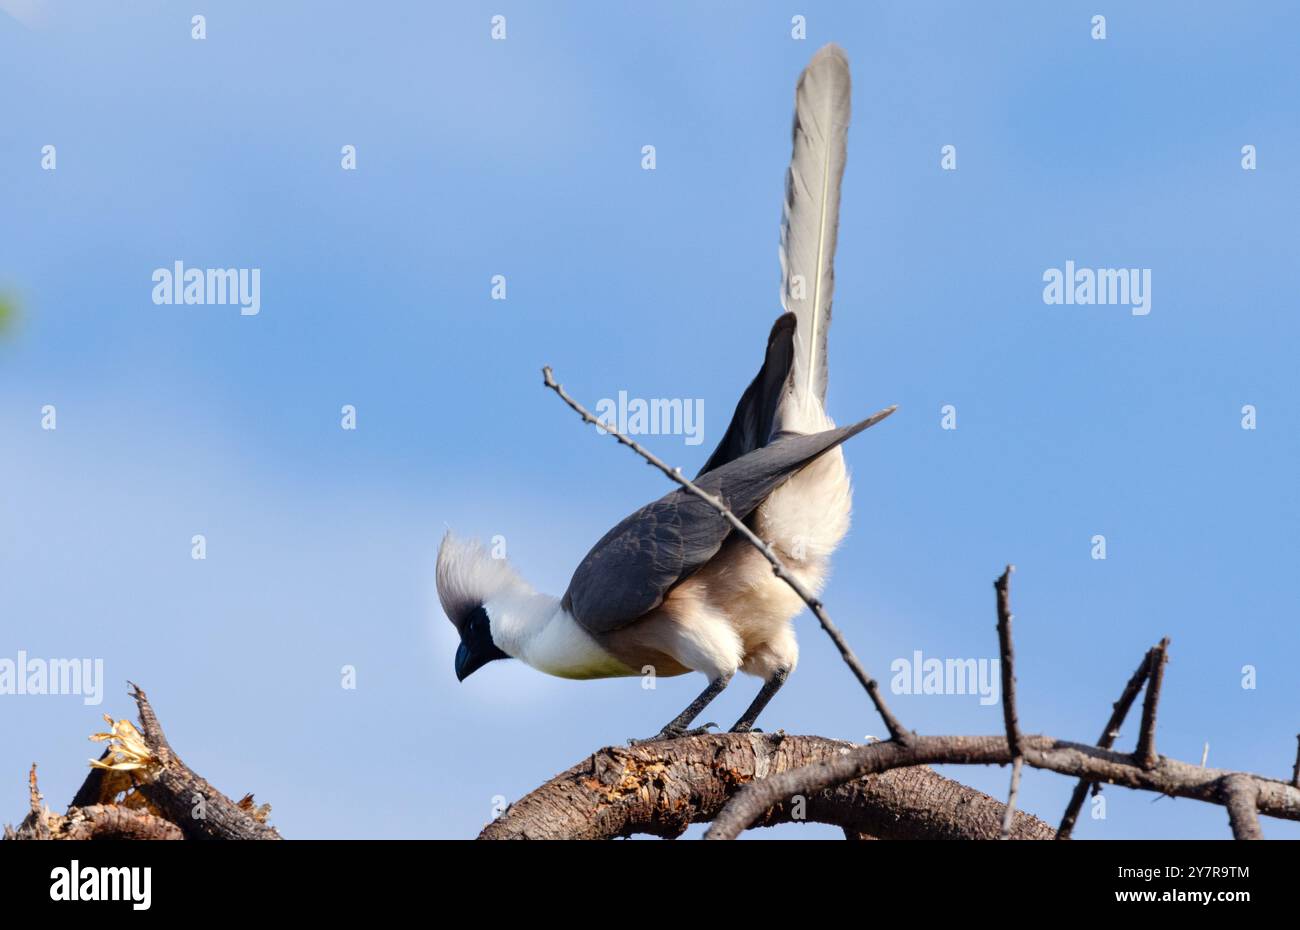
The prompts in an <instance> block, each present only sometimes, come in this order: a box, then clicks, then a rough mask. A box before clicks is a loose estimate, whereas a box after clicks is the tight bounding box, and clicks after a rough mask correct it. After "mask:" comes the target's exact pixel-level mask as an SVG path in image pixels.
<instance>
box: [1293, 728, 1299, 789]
mask: <svg viewBox="0 0 1300 930" xmlns="http://www.w3.org/2000/svg"><path fill="white" fill-rule="evenodd" d="M1295 742H1296V747H1295V767H1294V768H1292V769H1291V784H1293V785H1295V786H1296V787H1297V788H1300V734H1296V738H1295Z"/></svg>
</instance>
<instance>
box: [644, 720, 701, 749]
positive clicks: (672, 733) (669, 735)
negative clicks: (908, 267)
mask: <svg viewBox="0 0 1300 930" xmlns="http://www.w3.org/2000/svg"><path fill="white" fill-rule="evenodd" d="M716 726H717V724H716V723H706V724H705V725H704V726H702V727H692V728H691V729H689V730H688V729H686V728H685V727H675V726H673V725H672V724H671V723H670V724H668V726H666V727H664V728H663V729H662V730H660V731H659V732H658V734H656V735H655V736H652V737H650V738H649V739H630V740H628V741H627V744H628V745H629V746H644V745H645V744H646V743H661V742H663V741H664V740H669V739H681V738H682V737H683V736H702V735H704V734H705V733H708V732H709V727H716Z"/></svg>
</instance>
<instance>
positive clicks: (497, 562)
mask: <svg viewBox="0 0 1300 930" xmlns="http://www.w3.org/2000/svg"><path fill="white" fill-rule="evenodd" d="M437 577H438V600H439V601H441V602H442V609H443V610H444V611H445V612H446V614H447V618H448V619H449V620H451V622H452V623H454V624H455V625H456V627H457V629H459V628H460V626H461V624H462V623H463V622H464V619H465V617H466V615H467V614H468V613H469V612H470V611H472V610H473V609H474V608H475V607H480V606H482V605H484V604H486V603H488V602H489V601H493V600H498V599H500V598H501V597H503V596H509V595H525V596H526V595H530V594H532V593H534V592H533V589H532V587H531V586H530V585H529V584H528V582H526V581H524V580H523V579H522V578H521V577H519V575H518V574H517V573H516V572H515V570H514V569H513V568H512V567H511V566H510V563H509V562H507V561H506V560H505V559H494V558H493V557H492V556H491V554H490V553H488V552H486V551H484V549H483V547H482V545H480V544H479V541H478V540H477V539H461V538H459V537H457V536H455V535H454V534H453V533H452V532H451V530H448V531H447V532H446V534H445V535H444V536H443V537H442V544H441V545H440V546H438V569H437Z"/></svg>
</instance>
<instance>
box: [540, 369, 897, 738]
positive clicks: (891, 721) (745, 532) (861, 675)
mask: <svg viewBox="0 0 1300 930" xmlns="http://www.w3.org/2000/svg"><path fill="white" fill-rule="evenodd" d="M542 379H543V383H544V384H545V385H546V386H547V387H548V388H550V389H551V390H552V391H554V392H555V393H556V394H557V395H558V396H559V398H560V399H561V400H562V401H564V402H565V403H566V404H567V405H568V406H569V407H570V408H571V409H572V410H573V411H574V412H575V413H577V414H578V415H579V416H581V417H582V419H583V422H585V423H591V424H593V425H595V426H598V427H600V428H601V429H603V430H605V432H607V433H609V434H610V435H611V436H613V437H614V438H615V439H617V440H618V441H619V442H620V443H621V444H622V445H625V446H627V447H628V448H629V449H631V450H632V451H633V452H635V453H636V454H637V455H639V456H641V458H643V459H645V460H646V461H647V462H648V463H649V464H651V465H653V466H654V467H655V468H657V469H659V470H660V471H661V472H663V473H664V474H665V475H667V476H668V478H669V479H670V480H672V481H675V482H676V483H677V484H679V485H681V486H682V487H683V488H684V489H686V490H687V491H688V492H690V493H691V494H693V495H695V496H696V497H698V498H699V499H700V500H702V501H704V502H705V503H706V504H708V505H709V506H710V507H712V508H713V509H714V510H716V511H717V512H718V514H719V515H720V516H721V517H722V518H723V519H724V520H726V521H727V522H728V523H729V524H731V528H732V529H733V530H735V531H736V532H737V533H739V534H740V535H741V536H743V537H744V538H745V539H746V540H748V541H749V544H750V545H752V546H753V547H754V548H755V549H757V550H758V551H759V552H761V553H762V554H763V557H764V558H766V559H767V561H768V562H769V563H770V564H771V566H772V573H773V574H775V575H776V576H777V577H778V578H780V579H781V580H782V581H784V582H785V583H786V584H787V585H789V586H790V589H791V590H792V591H794V593H795V594H797V595H799V598H800V599H801V600H802V601H803V602H804V603H805V604H807V605H808V609H809V610H811V611H812V613H813V616H815V617H816V618H817V621H818V622H819V623H820V624H821V626H822V629H823V630H825V631H826V635H827V636H829V637H830V638H831V642H833V643H834V644H835V648H836V649H838V650H839V651H840V656H841V657H843V659H844V662H845V664H846V665H848V667H849V670H850V671H852V672H853V676H854V677H855V678H857V680H858V683H859V684H861V685H862V687H863V688H864V689H865V690H866V692H867V695H868V697H870V698H871V703H872V704H874V705H875V708H876V713H878V714H879V715H880V718H881V720H883V721H884V723H885V728H886V729H887V730H888V731H889V736H890V738H891V739H894V740H898V741H899V742H905V741H906V740H907V739H908V737H909V736H910V732H909V731H908V730H907V729H906V728H904V727H903V725H902V724H901V723H899V722H898V719H897V718H896V717H894V715H893V713H892V712H891V711H890V709H889V707H888V705H886V704H885V699H884V697H883V696H882V695H881V693H880V685H879V684H878V683H877V682H876V680H875V679H874V678H872V677H871V676H870V675H868V674H867V671H866V669H865V668H863V667H862V663H861V662H859V661H858V657H857V656H856V655H855V654H854V652H853V649H852V648H851V647H850V646H849V644H848V640H846V639H845V638H844V635H843V634H842V633H841V632H840V629H839V627H837V626H836V625H835V624H834V623H833V622H832V621H831V618H830V616H829V615H828V614H827V613H826V608H825V607H824V606H823V605H822V602H821V601H820V600H819V599H818V598H817V597H816V596H814V595H813V594H812V593H811V592H810V591H809V590H808V589H807V588H805V587H804V586H803V585H802V584H801V583H800V582H799V579H797V578H795V577H794V575H792V574H791V573H790V570H789V569H787V568H786V567H785V564H784V563H783V562H782V561H781V559H780V558H779V557H778V556H777V554H776V552H774V551H773V549H772V547H771V545H770V544H768V543H767V542H765V541H764V540H763V539H761V538H760V537H759V536H758V535H757V534H756V533H755V532H754V531H753V530H751V529H750V528H749V527H748V526H746V525H745V522H744V521H743V520H741V519H740V518H738V517H737V516H736V515H735V514H734V513H732V512H731V511H730V510H729V509H728V507H727V505H726V504H725V503H723V502H722V501H721V500H719V499H718V498H716V497H714V496H713V495H712V494H710V493H708V492H707V491H705V490H703V489H702V488H700V487H699V486H698V485H696V484H695V483H694V482H693V481H691V480H690V479H689V478H687V477H686V476H685V475H683V474H682V470H681V469H680V468H674V467H672V466H671V465H669V464H667V463H666V462H664V461H663V460H662V459H660V458H659V457H658V456H656V455H655V454H654V453H653V452H650V451H649V450H648V449H646V448H644V447H643V446H641V445H640V444H639V443H638V442H636V441H635V440H633V439H629V438H628V437H627V436H624V435H623V434H622V433H621V432H619V431H618V430H617V429H615V428H614V426H613V425H612V424H610V423H607V422H605V421H603V420H599V419H597V418H596V417H595V416H594V415H593V414H592V413H591V412H590V411H589V410H587V408H586V407H584V406H582V404H580V403H578V402H577V401H576V400H574V399H573V398H572V397H570V396H569V394H568V392H567V391H565V390H564V388H563V386H561V385H560V383H559V382H558V381H556V380H555V376H554V374H553V373H552V371H551V367H550V366H549V365H547V366H546V367H544V368H543V369H542ZM897 409H898V408H897V407H886V408H885V409H884V410H881V411H880V412H879V413H876V414H874V415H872V416H871V417H870V418H869V419H868V421H867V426H868V427H871V426H875V425H876V424H877V423H879V422H880V421H881V420H883V419H885V417H887V416H889V415H890V414H891V413H893V412H894V411H895V410H897Z"/></svg>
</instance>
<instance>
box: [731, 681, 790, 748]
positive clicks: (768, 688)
mask: <svg viewBox="0 0 1300 930" xmlns="http://www.w3.org/2000/svg"><path fill="white" fill-rule="evenodd" d="M789 677H790V670H789V669H788V668H778V669H777V670H776V671H775V672H773V673H772V677H771V678H769V679H768V680H767V681H765V682H763V687H762V688H760V689H759V690H758V695H757V696H756V697H755V698H754V702H753V703H752V704H750V705H749V707H748V708H747V709H746V710H745V712H744V713H743V714H741V715H740V719H739V720H737V721H736V725H735V726H734V727H732V728H731V732H732V733H749V732H750V731H751V730H753V729H754V721H755V720H757V719H758V715H759V714H761V713H762V712H763V708H764V707H766V706H767V702H768V701H770V700H772V696H773V695H774V694H776V693H777V692H778V691H780V690H781V686H782V685H783V684H785V680H786V679H787V678H789Z"/></svg>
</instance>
